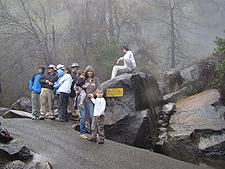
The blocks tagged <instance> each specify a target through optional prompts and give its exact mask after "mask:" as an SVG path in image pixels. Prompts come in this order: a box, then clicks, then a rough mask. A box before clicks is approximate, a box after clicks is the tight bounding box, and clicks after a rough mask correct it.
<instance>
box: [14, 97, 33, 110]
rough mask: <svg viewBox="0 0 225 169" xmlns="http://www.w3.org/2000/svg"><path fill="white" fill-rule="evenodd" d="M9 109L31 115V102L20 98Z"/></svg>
mask: <svg viewBox="0 0 225 169" xmlns="http://www.w3.org/2000/svg"><path fill="white" fill-rule="evenodd" d="M11 109H12V110H20V111H25V112H29V113H31V110H32V105H31V101H30V99H27V98H25V97H22V98H20V99H19V100H17V101H16V102H15V103H14V104H13V105H12V107H11Z"/></svg>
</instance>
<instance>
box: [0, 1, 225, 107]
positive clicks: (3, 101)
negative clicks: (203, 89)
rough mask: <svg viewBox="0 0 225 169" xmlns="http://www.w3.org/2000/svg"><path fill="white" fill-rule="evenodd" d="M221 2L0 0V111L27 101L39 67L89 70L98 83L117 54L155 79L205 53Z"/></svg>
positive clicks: (221, 24)
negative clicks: (126, 54) (129, 56)
mask: <svg viewBox="0 0 225 169" xmlns="http://www.w3.org/2000/svg"><path fill="white" fill-rule="evenodd" d="M224 11H225V2H224V0H122V1H118V0H7V1H5V0H0V23H1V24H0V58H1V59H0V73H1V77H0V81H1V84H2V90H3V91H2V93H0V106H4V107H10V105H11V104H12V103H13V102H15V101H16V100H17V99H19V98H21V97H23V96H24V97H28V98H29V97H30V91H29V89H28V83H29V80H30V78H31V76H32V75H33V74H34V73H37V68H38V67H39V66H40V65H45V66H46V67H47V65H48V64H55V65H57V64H59V63H61V64H64V65H66V66H69V67H70V65H71V64H72V63H73V62H77V63H79V65H80V68H81V69H85V67H86V66H87V65H92V66H93V67H94V69H95V71H96V76H98V77H99V79H100V81H101V82H103V81H105V80H107V79H109V78H110V74H111V70H112V67H113V65H115V64H116V60H117V58H119V57H121V55H122V53H121V51H120V46H121V45H126V46H128V47H129V48H130V49H131V50H132V51H133V53H134V56H135V59H136V62H137V69H136V70H135V71H136V72H137V71H143V72H145V73H150V74H151V75H153V76H155V77H156V78H157V77H159V75H160V74H163V72H165V71H168V70H170V69H172V68H175V69H176V70H182V69H184V68H186V67H188V66H191V65H193V64H195V63H196V62H198V61H199V60H201V59H204V58H207V57H209V56H211V55H212V52H213V48H214V47H215V45H214V43H213V40H214V39H215V37H216V36H218V37H222V38H225V34H224V32H223V30H224V29H225V20H224V16H225V12H224Z"/></svg>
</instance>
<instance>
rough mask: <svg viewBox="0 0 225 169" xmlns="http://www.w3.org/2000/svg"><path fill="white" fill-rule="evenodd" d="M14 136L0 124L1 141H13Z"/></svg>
mask: <svg viewBox="0 0 225 169" xmlns="http://www.w3.org/2000/svg"><path fill="white" fill-rule="evenodd" d="M12 139H13V137H12V136H11V135H10V133H9V132H8V130H7V129H6V128H4V127H2V126H0V142H1V143H8V142H9V141H11V140H12Z"/></svg>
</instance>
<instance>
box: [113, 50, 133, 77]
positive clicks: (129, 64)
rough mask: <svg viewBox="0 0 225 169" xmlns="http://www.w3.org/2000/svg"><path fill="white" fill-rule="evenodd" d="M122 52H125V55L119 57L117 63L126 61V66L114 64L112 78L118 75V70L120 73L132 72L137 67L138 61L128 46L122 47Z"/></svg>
mask: <svg viewBox="0 0 225 169" xmlns="http://www.w3.org/2000/svg"><path fill="white" fill-rule="evenodd" d="M121 50H122V52H123V53H124V54H125V55H124V56H123V57H121V58H119V59H118V61H117V64H119V62H120V61H123V62H124V66H117V65H116V66H114V67H113V70H112V76H111V79H113V78H114V77H116V74H117V72H119V73H126V72H127V73H131V72H132V71H133V70H134V69H135V68H136V62H135V60H134V56H133V53H132V52H131V51H130V50H129V49H128V47H126V46H122V47H121Z"/></svg>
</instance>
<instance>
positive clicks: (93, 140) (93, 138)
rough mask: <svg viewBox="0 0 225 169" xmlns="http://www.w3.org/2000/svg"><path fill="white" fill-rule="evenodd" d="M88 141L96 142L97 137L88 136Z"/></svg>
mask: <svg viewBox="0 0 225 169" xmlns="http://www.w3.org/2000/svg"><path fill="white" fill-rule="evenodd" d="M88 141H92V142H97V138H95V137H90V138H88Z"/></svg>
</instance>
